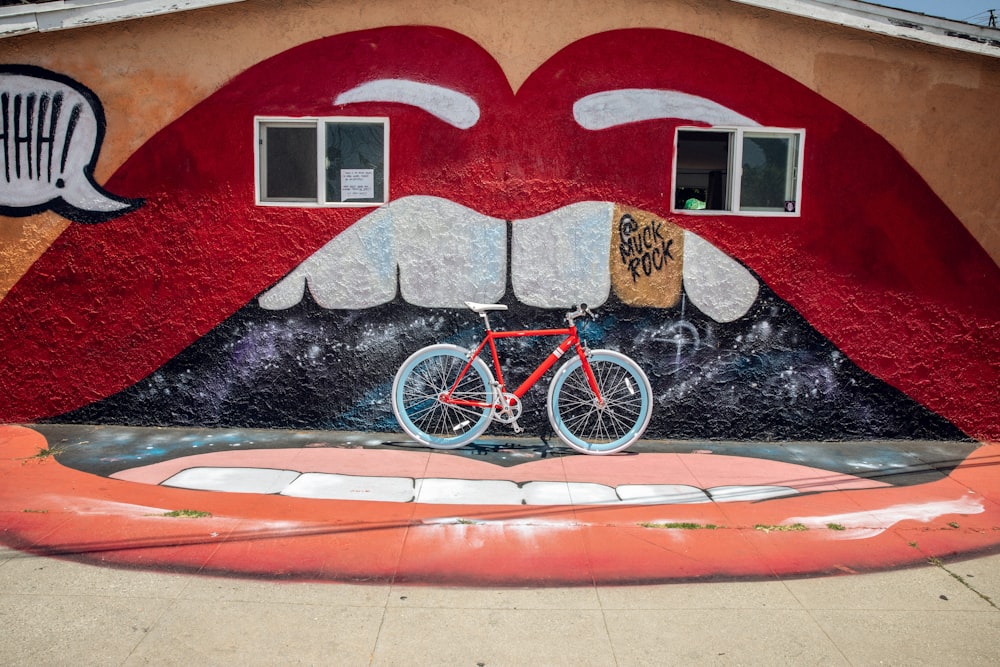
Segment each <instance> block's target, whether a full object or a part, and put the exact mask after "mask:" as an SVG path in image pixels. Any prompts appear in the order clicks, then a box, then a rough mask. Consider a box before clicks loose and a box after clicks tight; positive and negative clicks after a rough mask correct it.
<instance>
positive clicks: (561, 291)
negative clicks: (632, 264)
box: [511, 201, 613, 308]
mask: <svg viewBox="0 0 1000 667" xmlns="http://www.w3.org/2000/svg"><path fill="white" fill-rule="evenodd" d="M612 211H613V205H612V204H609V203H606V202H594V201H588V202H579V203H576V204H570V205H569V206H564V207H562V208H560V209H557V210H555V211H552V212H550V213H546V214H545V215H541V216H538V217H536V218H526V219H524V220H516V221H514V222H513V223H512V227H513V229H512V231H511V283H512V285H513V287H514V295H515V296H516V297H517V300H518V301H520V302H521V303H524V304H527V305H529V306H536V307H539V308H567V307H569V306H572V305H575V304H579V303H586V304H587V305H588V306H594V307H596V306H600V305H602V304H603V303H604V302H605V301H607V300H608V294H609V293H610V286H611V282H610V278H609V276H608V247H609V246H610V244H611V229H610V224H609V222H610V220H611V216H612Z"/></svg>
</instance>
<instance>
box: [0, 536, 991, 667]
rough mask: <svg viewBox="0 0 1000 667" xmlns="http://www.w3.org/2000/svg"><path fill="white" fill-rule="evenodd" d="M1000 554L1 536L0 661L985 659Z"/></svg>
mask: <svg viewBox="0 0 1000 667" xmlns="http://www.w3.org/2000/svg"><path fill="white" fill-rule="evenodd" d="M998 601H1000V555H993V556H987V557H981V558H977V559H972V560H965V561H959V562H935V563H930V564H927V565H926V566H922V567H916V568H911V569H905V570H899V571H894V572H886V573H880V574H862V575H849V576H837V577H823V578H812V579H794V578H777V577H775V578H772V579H770V580H764V581H754V582H730V583H711V582H709V583H696V584H666V585H655V586H635V587H632V586H628V587H618V586H602V587H594V586H590V587H578V588H533V589H490V588H486V589H481V588H475V589H472V588H440V587H431V586H401V585H395V584H379V585H349V584H331V583H323V584H313V583H293V582H281V581H260V580H252V579H221V578H213V577H207V576H192V575H180V574H170V573H155V572H146V571H138V570H125V569H114V568H108V567H101V566H98V565H89V564H81V563H75V562H70V561H66V560H59V559H54V558H43V557H37V556H32V555H28V554H25V553H22V552H18V551H14V550H8V549H0V627H3V632H2V635H0V663H2V664H5V665H74V666H78V665H145V664H150V665H185V666H189V665H276V664H306V665H369V664H371V665H468V666H472V667H475V666H478V665H482V666H493V665H529V664H530V665H666V664H670V665H703V664H707V665H805V664H815V665H956V666H957V665H995V664H998V662H1000V610H998V608H997V604H998Z"/></svg>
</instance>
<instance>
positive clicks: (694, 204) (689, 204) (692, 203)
mask: <svg viewBox="0 0 1000 667" xmlns="http://www.w3.org/2000/svg"><path fill="white" fill-rule="evenodd" d="M684 208H686V209H687V210H689V211H700V210H702V209H703V208H705V202H703V201H702V200H700V199H696V198H695V197H691V199H688V200H687V201H686V202H684Z"/></svg>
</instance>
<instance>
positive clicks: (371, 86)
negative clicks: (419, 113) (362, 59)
mask: <svg viewBox="0 0 1000 667" xmlns="http://www.w3.org/2000/svg"><path fill="white" fill-rule="evenodd" d="M355 102H397V103H399V104H409V105H410V106H415V107H418V108H420V109H423V110H424V111H426V112H427V113H429V114H431V115H432V116H435V117H437V118H440V119H441V120H443V121H444V122H446V123H448V124H449V125H452V126H454V127H457V128H458V129H460V130H467V129H469V128H470V127H472V126H473V125H475V124H476V123H478V122H479V105H478V104H476V101H475V100H473V99H472V98H471V97H469V96H468V95H465V94H463V93H459V92H456V91H454V90H451V89H449V88H442V87H441V86H435V85H432V84H429V83H420V82H419V81H410V80H409V79H378V80H376V81H369V82H368V83H363V84H361V85H360V86H356V87H354V88H351V89H350V90H345V91H344V92H342V93H341V94H340V95H338V96H337V98H336V99H335V100H334V101H333V103H334V104H351V103H355Z"/></svg>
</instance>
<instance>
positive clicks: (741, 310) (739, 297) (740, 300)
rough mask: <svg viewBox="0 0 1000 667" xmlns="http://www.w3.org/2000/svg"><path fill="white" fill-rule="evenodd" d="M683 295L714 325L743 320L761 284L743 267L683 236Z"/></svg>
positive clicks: (694, 236) (708, 245)
mask: <svg viewBox="0 0 1000 667" xmlns="http://www.w3.org/2000/svg"><path fill="white" fill-rule="evenodd" d="M684 292H685V293H686V294H687V296H688V299H690V301H691V303H693V304H694V305H695V306H696V307H697V308H698V310H700V311H701V312H703V313H705V314H706V315H708V316H709V317H711V318H712V319H713V320H715V321H716V322H732V321H733V320H736V319H738V318H740V317H743V316H744V315H745V314H746V313H747V311H749V310H750V307H751V306H752V305H753V304H754V302H755V301H756V300H757V295H758V293H759V292H760V283H758V282H757V278H755V277H754V275H753V274H752V273H750V272H749V271H748V270H747V269H746V268H745V267H744V266H743V265H742V264H740V263H739V262H737V261H736V260H735V259H733V258H732V257H730V256H729V255H727V254H726V253H724V252H722V251H721V250H719V249H718V248H716V247H715V246H714V245H712V244H711V243H709V242H708V241H706V240H704V239H703V238H701V237H700V236H698V235H697V234H694V233H693V232H685V233H684Z"/></svg>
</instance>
